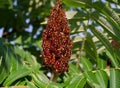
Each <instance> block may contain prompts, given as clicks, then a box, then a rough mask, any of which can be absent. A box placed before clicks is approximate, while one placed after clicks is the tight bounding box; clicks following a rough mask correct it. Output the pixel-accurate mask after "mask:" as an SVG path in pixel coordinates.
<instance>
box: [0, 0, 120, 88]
mask: <svg viewBox="0 0 120 88" xmlns="http://www.w3.org/2000/svg"><path fill="white" fill-rule="evenodd" d="M61 1H62V2H63V8H64V9H65V11H66V15H67V18H68V21H69V26H70V29H71V38H72V40H73V48H72V56H71V59H70V61H69V72H68V73H63V74H61V75H60V76H59V77H58V78H57V80H56V81H55V82H53V81H51V80H50V77H51V76H49V75H48V74H52V72H51V71H50V70H48V69H47V68H45V67H44V66H43V65H42V57H41V51H42V47H41V43H42V41H41V39H42V31H43V30H44V29H45V26H46V23H47V19H48V17H49V14H50V9H51V8H52V7H54V2H55V0H0V30H1V31H3V33H2V37H1V38H0V87H6V86H9V87H10V86H25V87H28V88H120V75H119V74H120V46H119V44H120V0H61ZM113 40H114V41H115V42H117V44H118V46H115V45H112V44H111V41H113Z"/></svg>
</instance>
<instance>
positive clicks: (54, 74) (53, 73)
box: [50, 72, 60, 82]
mask: <svg viewBox="0 0 120 88" xmlns="http://www.w3.org/2000/svg"><path fill="white" fill-rule="evenodd" d="M59 75H60V74H59V73H55V72H52V75H51V78H50V81H52V82H56V81H57V78H58V77H59Z"/></svg>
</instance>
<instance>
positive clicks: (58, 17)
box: [42, 0, 72, 73]
mask: <svg viewBox="0 0 120 88" xmlns="http://www.w3.org/2000/svg"><path fill="white" fill-rule="evenodd" d="M42 41H43V43H42V47H43V52H42V57H43V62H44V64H45V66H48V67H51V68H52V69H53V70H54V71H55V72H57V73H62V72H65V71H66V72H67V71H68V61H69V59H70V56H71V47H72V41H71V39H70V28H69V27H68V22H67V18H66V15H65V12H64V10H63V9H62V3H61V2H60V1H59V0H58V1H57V2H56V4H55V7H54V8H53V9H52V11H51V13H50V17H49V19H48V22H47V27H46V29H45V30H44V31H43V38H42Z"/></svg>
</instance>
